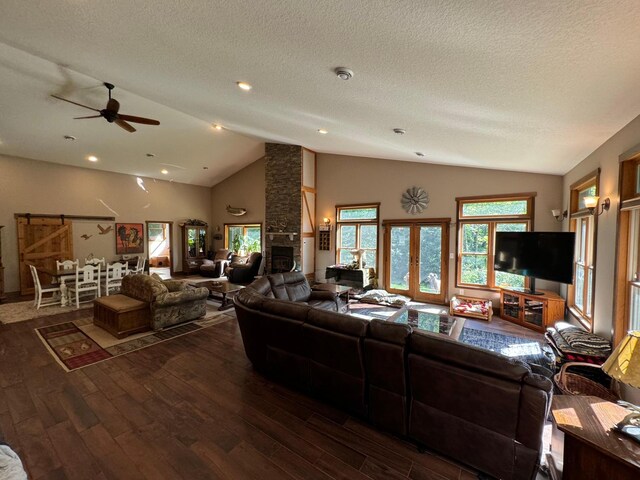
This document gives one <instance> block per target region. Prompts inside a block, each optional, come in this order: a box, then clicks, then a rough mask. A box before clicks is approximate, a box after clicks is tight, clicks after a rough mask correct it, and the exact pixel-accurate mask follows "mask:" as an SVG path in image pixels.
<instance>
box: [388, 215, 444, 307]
mask: <svg viewBox="0 0 640 480" xmlns="http://www.w3.org/2000/svg"><path fill="white" fill-rule="evenodd" d="M449 221H450V220H449V219H422V220H416V221H390V222H388V223H387V222H383V223H384V226H385V233H384V234H385V242H384V245H385V285H386V288H387V290H388V291H389V292H392V293H398V294H400V295H406V296H408V297H411V298H413V299H414V300H418V301H422V302H430V303H441V304H443V303H445V299H446V297H447V285H448V272H449Z"/></svg>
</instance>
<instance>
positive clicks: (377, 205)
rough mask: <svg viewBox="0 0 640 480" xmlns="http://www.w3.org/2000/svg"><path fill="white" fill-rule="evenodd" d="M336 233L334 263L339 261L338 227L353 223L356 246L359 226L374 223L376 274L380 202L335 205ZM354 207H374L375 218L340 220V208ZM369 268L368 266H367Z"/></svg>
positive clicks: (378, 264) (376, 269)
mask: <svg viewBox="0 0 640 480" xmlns="http://www.w3.org/2000/svg"><path fill="white" fill-rule="evenodd" d="M335 208H336V217H335V218H336V234H335V239H334V241H335V244H334V246H335V263H336V264H338V263H340V250H342V247H339V246H338V245H339V237H340V228H341V227H342V226H344V225H355V227H356V248H357V247H358V245H360V226H361V225H375V226H376V227H378V230H377V232H376V248H375V250H376V264H375V266H374V269H375V272H376V275H377V274H378V272H379V271H380V233H381V232H380V202H371V203H352V204H343V205H336V206H335ZM356 208H375V209H376V218H375V219H362V220H355V219H349V220H340V210H345V209H356ZM363 250H373V249H372V248H366V249H363ZM368 267H369V268H370V266H368Z"/></svg>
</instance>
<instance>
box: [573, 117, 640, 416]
mask: <svg viewBox="0 0 640 480" xmlns="http://www.w3.org/2000/svg"><path fill="white" fill-rule="evenodd" d="M639 144H640V116H638V117H636V118H635V119H633V120H632V121H631V122H630V123H629V124H628V125H626V126H625V127H624V128H623V129H621V130H620V131H619V132H618V133H616V134H615V135H614V136H613V137H611V138H610V139H609V140H607V141H606V142H605V143H603V144H602V145H601V146H600V147H599V148H598V149H597V150H596V151H594V152H593V153H592V154H591V155H589V156H588V157H587V158H585V159H584V160H583V161H582V162H580V163H579V164H578V165H577V166H576V167H574V168H573V169H572V170H571V171H570V172H569V173H567V174H566V175H565V176H564V178H563V192H564V203H563V205H565V207H568V205H569V193H570V190H569V188H570V186H571V184H572V183H574V182H576V181H577V180H579V179H580V178H582V177H584V176H585V175H587V174H589V173H590V172H592V171H594V170H595V169H597V168H600V192H599V193H600V197H601V198H602V199H604V198H607V197H609V198H610V199H611V208H610V209H609V211H608V212H604V213H603V214H602V215H601V216H600V217H599V218H598V239H597V252H596V254H597V256H596V276H595V305H594V312H593V313H594V315H593V328H594V331H595V333H597V334H599V335H603V336H605V337H607V338H610V337H611V335H612V331H613V294H614V273H615V272H614V267H615V258H616V233H617V227H618V214H617V211H618V207H619V204H620V192H619V191H618V172H619V170H618V167H619V157H620V155H622V154H623V153H625V152H627V151H629V150H637V149H638V146H639ZM568 227H569V225H568V222H566V221H565V222H563V228H564V229H568ZM565 291H566V289H563V293H565ZM622 387H623V396H624V397H625V398H626V399H627V400H629V401H631V402H633V403H640V389H636V388H631V387H627V386H625V385H623V386H622Z"/></svg>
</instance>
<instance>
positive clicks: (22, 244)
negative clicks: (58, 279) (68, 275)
mask: <svg viewBox="0 0 640 480" xmlns="http://www.w3.org/2000/svg"><path fill="white" fill-rule="evenodd" d="M16 222H17V227H18V255H19V260H20V293H21V294H22V295H27V294H31V293H33V291H34V289H33V280H32V278H31V272H30V271H29V265H36V266H38V265H42V266H45V267H49V268H55V265H56V260H68V259H73V258H74V257H73V230H72V226H71V222H70V221H69V220H64V221H63V220H62V219H61V218H37V217H36V218H27V217H18V218H17V219H16ZM49 280H50V279H45V278H43V277H41V281H49Z"/></svg>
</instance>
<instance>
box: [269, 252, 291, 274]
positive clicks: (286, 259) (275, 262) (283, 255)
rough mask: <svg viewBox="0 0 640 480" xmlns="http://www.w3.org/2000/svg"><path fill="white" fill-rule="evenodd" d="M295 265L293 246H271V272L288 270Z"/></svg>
mask: <svg viewBox="0 0 640 480" xmlns="http://www.w3.org/2000/svg"><path fill="white" fill-rule="evenodd" d="M295 266H296V262H295V261H294V260H293V247H276V246H272V247H271V273H283V272H290V271H292V270H293V269H294V268H295Z"/></svg>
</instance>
